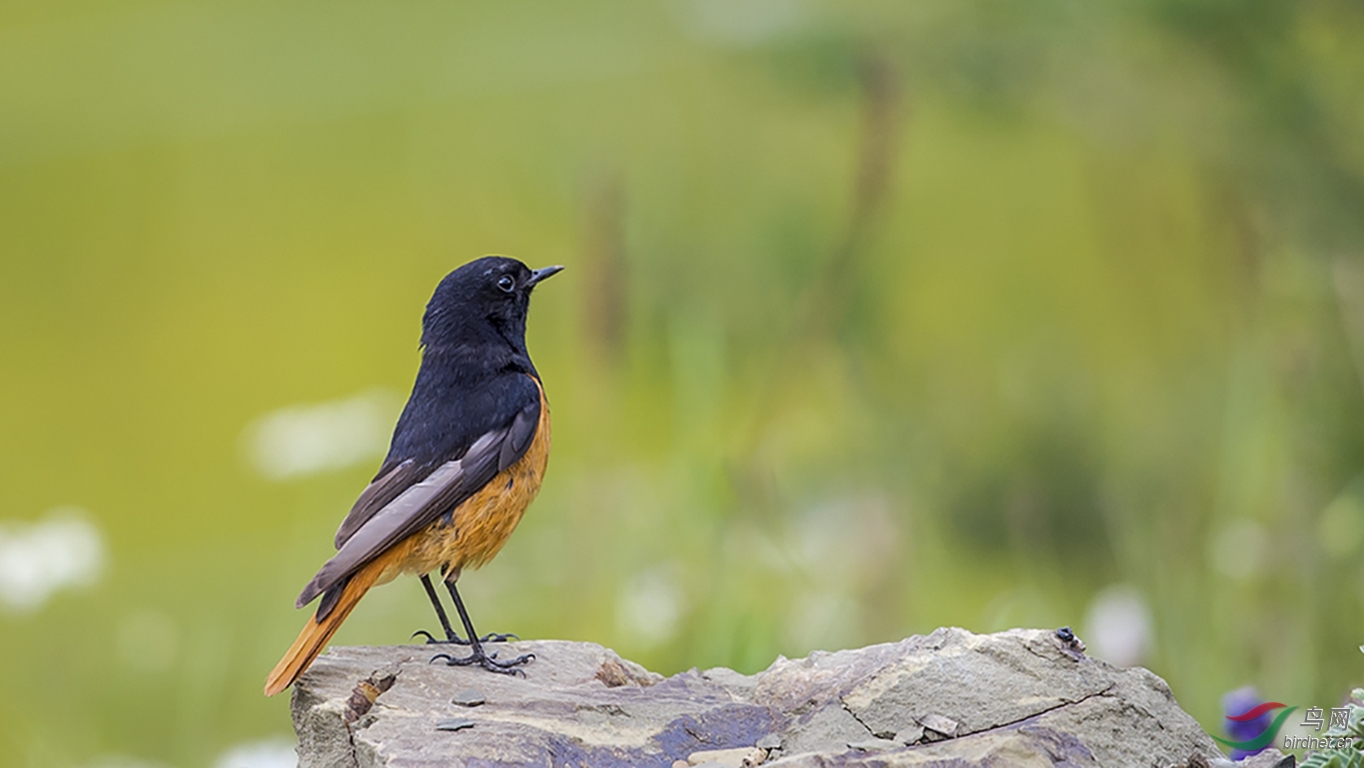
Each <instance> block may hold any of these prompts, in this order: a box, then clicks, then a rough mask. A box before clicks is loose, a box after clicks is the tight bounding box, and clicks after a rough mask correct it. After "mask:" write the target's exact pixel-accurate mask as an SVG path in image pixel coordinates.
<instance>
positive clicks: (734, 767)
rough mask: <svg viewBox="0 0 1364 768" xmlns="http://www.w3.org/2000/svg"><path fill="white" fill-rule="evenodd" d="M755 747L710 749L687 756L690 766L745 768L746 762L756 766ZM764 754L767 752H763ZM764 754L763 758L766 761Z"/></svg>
mask: <svg viewBox="0 0 1364 768" xmlns="http://www.w3.org/2000/svg"><path fill="white" fill-rule="evenodd" d="M754 751H755V747H739V748H738V749H709V750H702V751H700V752H693V753H691V754H690V755H687V764H688V765H693V766H696V765H710V764H718V765H723V766H727V767H728V768H743V765H744V761H745V760H747V761H748V764H749V765H756V763H754V762H753V757H754V755H753V753H754ZM762 751H763V752H764V753H765V752H766V750H762ZM766 757H767V755H766V754H764V755H763V758H764V759H766Z"/></svg>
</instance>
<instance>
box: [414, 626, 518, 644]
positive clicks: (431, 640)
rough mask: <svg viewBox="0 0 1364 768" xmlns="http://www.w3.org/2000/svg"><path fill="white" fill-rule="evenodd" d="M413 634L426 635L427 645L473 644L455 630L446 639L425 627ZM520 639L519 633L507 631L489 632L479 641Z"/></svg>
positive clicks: (492, 641)
mask: <svg viewBox="0 0 1364 768" xmlns="http://www.w3.org/2000/svg"><path fill="white" fill-rule="evenodd" d="M412 636H413V637H424V638H426V644H427V645H470V644H471V643H470V642H469V641H468V640H465V639H464V638H462V637H460V636H459V635H457V634H455V633H454V632H451V633H450V634H449V635H447V636H446V637H445V639H444V640H437V639H436V638H435V636H434V635H432V634H431V633H430V632H427V631H426V630H424V629H419V630H417V631H416V632H413V633H412ZM520 639H521V638H520V637H518V636H517V635H515V634H512V633H511V632H507V633H504V634H496V633H489V634H486V635H484V636H483V637H480V638H479V639H478V641H479V642H480V643H505V642H507V641H509V640H520Z"/></svg>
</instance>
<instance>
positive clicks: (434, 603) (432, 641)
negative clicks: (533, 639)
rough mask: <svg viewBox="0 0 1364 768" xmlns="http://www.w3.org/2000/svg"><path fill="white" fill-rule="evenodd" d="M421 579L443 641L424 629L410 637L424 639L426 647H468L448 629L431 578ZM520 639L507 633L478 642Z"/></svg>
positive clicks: (501, 641)
mask: <svg viewBox="0 0 1364 768" xmlns="http://www.w3.org/2000/svg"><path fill="white" fill-rule="evenodd" d="M421 578H422V587H424V588H425V589H426V596H427V597H428V598H430V599H431V607H432V608H435V609H436V617H437V618H439V619H440V627H441V629H443V630H445V639H444V640H437V639H436V638H435V636H434V635H432V634H431V633H430V632H427V631H426V630H424V629H419V630H417V631H416V632H413V633H412V636H413V637H425V638H426V644H427V645H445V644H446V643H451V644H454V645H468V644H469V641H468V640H465V639H464V638H462V637H460V636H459V633H457V632H455V630H453V629H451V628H450V618H449V617H448V616H447V615H446V613H445V606H444V605H442V604H441V602H440V595H437V594H436V588H435V587H434V586H432V584H431V577H430V576H429V575H427V574H425V573H423V574H422V577H421ZM520 639H521V638H519V637H517V636H516V635H513V634H511V633H508V634H505V635H497V634H491V635H484V636H483V637H480V638H479V639H478V640H479V642H481V643H505V642H507V641H508V640H520Z"/></svg>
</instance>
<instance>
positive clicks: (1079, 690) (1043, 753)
mask: <svg viewBox="0 0 1364 768" xmlns="http://www.w3.org/2000/svg"><path fill="white" fill-rule="evenodd" d="M510 646H511V648H509V649H508V652H510V653H516V654H520V653H534V654H535V655H536V663H535V664H533V665H530V666H528V667H527V668H526V670H525V673H526V676H525V677H524V678H522V677H513V676H502V675H492V674H489V673H488V672H486V671H484V670H481V669H473V668H463V667H447V666H445V665H431V664H427V663H426V662H427V656H428V655H429V649H427V648H425V647H423V646H401V647H384V648H353V647H352V648H347V647H333V648H331V649H330V650H329V652H328V653H327V654H325V655H324V656H322V657H321V658H320V659H318V660H317V662H316V663H315V664H314V665H313V667H312V669H310V670H309V671H308V673H307V674H305V675H304V676H303V678H302V679H301V680H300V681H299V682H298V683H297V684H296V685H295V687H294V693H293V707H292V712H293V718H294V727H295V730H296V731H297V733H298V736H299V759H300V768H322V767H323V766H326V767H327V768H333V767H334V768H380V767H381V766H387V767H389V768H428V767H430V768H435V766H449V768H469V767H471V766H477V765H487V764H506V765H525V764H535V765H551V764H553V765H561V764H567V765H580V764H581V765H591V766H594V768H617V767H620V768H624V767H625V766H637V765H646V764H647V765H665V766H666V765H673V764H675V763H676V761H682V762H683V763H686V764H688V765H689V766H690V765H691V764H690V763H688V761H687V759H686V758H687V757H688V756H691V755H700V756H703V757H704V759H705V760H707V761H710V762H716V763H720V764H722V765H726V766H730V767H731V768H732V766H736V765H741V764H742V761H743V759H744V756H747V755H754V754H755V753H761V754H764V755H765V757H766V760H767V762H766V763H765V765H777V766H781V768H806V767H807V766H808V768H830V767H831V766H868V767H870V766H873V765H875V766H883V767H884V768H910V767H912V766H928V765H952V766H961V767H962V768H970V767H971V766H977V767H982V768H983V767H984V766H995V765H1038V766H1049V765H1055V766H1068V768H1088V767H1089V766H1100V765H1122V764H1131V761H1132V758H1133V756H1134V755H1139V756H1140V761H1141V763H1142V764H1143V765H1153V766H1170V765H1186V764H1188V762H1189V760H1190V757H1191V756H1194V755H1196V756H1201V757H1203V758H1205V759H1206V760H1207V761H1208V762H1209V763H1211V762H1212V761H1213V760H1215V759H1218V758H1219V757H1220V752H1219V751H1218V750H1217V748H1216V745H1215V744H1214V743H1213V742H1212V740H1211V738H1209V737H1208V735H1207V734H1206V733H1204V732H1203V730H1202V728H1200V727H1199V725H1198V723H1196V722H1195V721H1194V720H1193V719H1192V718H1190V717H1189V716H1188V715H1187V714H1185V713H1184V712H1183V711H1182V710H1180V709H1179V706H1178V704H1176V702H1175V700H1174V697H1173V695H1172V694H1171V692H1170V689H1169V687H1168V686H1166V685H1165V683H1164V681H1162V680H1161V679H1160V678H1158V677H1156V676H1155V675H1153V674H1151V673H1150V672H1148V671H1146V670H1144V669H1141V668H1131V669H1119V668H1116V667H1113V666H1110V665H1108V664H1106V663H1104V662H1103V661H1101V660H1098V659H1093V658H1090V657H1087V656H1081V657H1079V658H1078V659H1075V658H1072V657H1071V656H1070V655H1069V654H1067V653H1066V652H1065V651H1066V650H1068V649H1064V648H1062V644H1061V643H1060V642H1058V638H1057V637H1056V635H1055V631H1054V630H1010V631H1008V632H1001V633H998V634H993V635H975V634H972V633H970V632H966V631H965V630H960V629H942V630H938V631H936V632H934V633H932V634H930V635H928V636H922V637H918V636H916V637H911V638H907V639H905V640H902V641H900V642H897V643H886V644H882V645H872V646H868V647H866V648H859V649H855V650H846V651H838V652H835V653H824V652H816V653H812V654H811V655H810V656H808V657H806V658H803V659H785V658H779V659H778V660H777V661H775V662H774V663H773V664H772V665H771V666H770V667H768V669H767V670H765V671H763V672H761V673H759V674H757V675H741V674H739V673H737V672H733V671H730V670H724V669H713V670H706V671H705V672H698V671H696V670H691V671H688V672H683V673H681V674H677V675H673V676H672V677H669V678H666V679H665V678H663V677H661V676H659V675H655V674H654V673H651V672H648V671H647V670H644V669H643V668H642V667H639V666H638V665H637V664H633V663H632V662H628V661H625V660H623V659H620V657H619V656H617V655H616V654H615V653H614V652H612V651H610V650H608V649H605V648H602V647H601V646H597V645H592V644H590V643H572V642H565V641H539V642H524V641H518V642H515V643H511V644H510ZM381 669H384V670H393V674H394V677H395V680H396V682H395V683H394V684H393V686H392V687H391V688H389V689H388V690H385V691H381V692H379V693H378V695H376V696H375V699H376V701H375V702H374V707H373V709H371V710H370V712H368V713H367V714H366V716H365V718H364V721H365V722H366V723H368V727H365V728H363V729H361V728H356V727H355V725H354V724H353V722H351V721H347V719H346V718H347V716H348V714H349V713H350V708H349V707H348V702H349V700H350V697H351V694H352V693H353V691H354V689H355V686H356V681H357V680H367V679H370V678H371V677H372V676H373V675H374V673H375V672H376V671H377V670H381ZM602 670H608V671H609V672H610V674H605V675H603V674H602ZM386 674H387V673H386ZM385 676H386V675H385ZM470 687H477V690H478V692H479V693H481V694H483V695H484V698H485V701H486V703H484V704H482V705H481V706H480V707H479V710H478V713H479V720H478V724H477V727H474V728H468V727H467V726H465V728H464V729H463V730H461V731H460V733H459V734H458V737H457V738H456V737H454V736H453V735H452V736H451V737H446V738H436V737H434V736H433V734H432V732H431V728H432V725H431V724H432V722H433V721H440V722H444V719H443V718H444V713H443V712H442V710H445V711H448V708H449V706H450V704H449V702H451V701H452V700H454V699H455V698H458V694H459V693H462V692H464V691H466V690H467V689H469V688H470ZM380 705H382V706H380ZM930 715H931V716H936V717H939V718H943V720H942V721H935V722H936V724H937V726H940V727H942V728H943V729H944V730H945V731H948V732H951V731H955V734H956V738H953V739H948V740H944V741H938V742H933V743H920V744H914V745H912V746H906V744H907V743H909V742H918V741H919V740H920V739H921V738H922V737H923V736H925V735H928V734H929V733H931V732H932V731H934V730H936V729H935V727H934V726H933V725H931V724H929V722H927V721H928V720H929V719H930V718H929V716H930ZM920 720H924V721H925V722H924V723H922V724H921V723H920ZM469 722H470V723H472V721H469ZM948 722H950V723H952V724H954V725H955V729H954V728H952V727H949V726H948V725H947V723H948ZM925 725H928V730H924V726H925ZM916 729H917V730H916ZM890 736H894V737H895V738H894V740H893V741H891V740H889V738H888V737H890ZM883 741H884V743H882V742H883ZM453 744H458V750H459V751H458V753H452V752H451V745H453ZM849 744H856V745H864V744H867V745H875V746H876V747H878V749H876V750H875V751H864V750H860V749H853V750H849V748H848V745H849ZM755 745H760V746H762V747H763V749H766V750H773V751H770V752H763V751H762V750H755ZM769 745H772V746H769ZM777 745H780V750H776V749H775V747H776V746H777ZM717 750H718V751H725V752H731V753H734V754H736V755H738V756H739V757H738V759H737V762H736V761H735V760H732V759H727V760H723V761H722V760H717V759H716V758H714V757H712V756H710V755H706V754H705V753H714V752H716V751H717Z"/></svg>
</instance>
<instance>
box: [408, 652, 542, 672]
mask: <svg viewBox="0 0 1364 768" xmlns="http://www.w3.org/2000/svg"><path fill="white" fill-rule="evenodd" d="M437 659H441V660H443V661H444V662H445V664H446V666H450V667H471V666H474V665H477V666H480V667H483V668H484V669H486V670H488V671H489V672H497V673H499V674H503V675H521V676H522V677H524V676H525V674H526V673H525V672H524V671H522V670H521V669H520V666H521V665H522V664H527V663H529V662H531V661H534V660H535V654H533V653H526V654H522V655H520V656H517V657H516V658H514V659H511V660H509V661H498V660H497V653H496V652H493V653H492V654H491V655H489V654H487V653H484V652H483V649H482V648H475V649H474V652H473V653H471V654H469V655H468V656H461V657H458V658H456V657H454V656H451V655H450V654H448V653H438V654H436V655H435V656H432V657H431V662H432V663H434V662H435V661H436V660H437Z"/></svg>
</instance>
